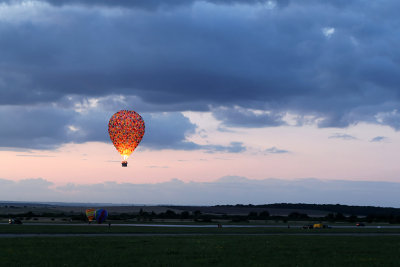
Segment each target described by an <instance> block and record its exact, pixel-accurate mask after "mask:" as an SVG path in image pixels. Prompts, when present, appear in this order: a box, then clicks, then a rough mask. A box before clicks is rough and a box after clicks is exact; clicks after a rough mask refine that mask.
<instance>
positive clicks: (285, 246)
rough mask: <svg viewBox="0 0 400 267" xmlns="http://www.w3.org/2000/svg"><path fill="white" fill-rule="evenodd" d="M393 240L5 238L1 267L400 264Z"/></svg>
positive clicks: (398, 243) (398, 245) (399, 243)
mask: <svg viewBox="0 0 400 267" xmlns="http://www.w3.org/2000/svg"><path fill="white" fill-rule="evenodd" d="M399 262H400V238H399V237H390V236H373V237H356V238H354V237H344V236H326V237H325V236H323V237H321V236H286V235H281V236H218V235H216V236H215V235H211V236H190V237H154V236H148V237H49V238H41V237H37V238H1V239H0V265H1V266H398V264H399Z"/></svg>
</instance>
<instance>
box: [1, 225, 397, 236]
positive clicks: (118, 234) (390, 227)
mask: <svg viewBox="0 0 400 267" xmlns="http://www.w3.org/2000/svg"><path fill="white" fill-rule="evenodd" d="M7 224H8V223H0V225H7ZM24 225H26V226H71V227H74V226H87V227H110V226H109V225H108V224H107V223H106V224H87V223H78V224H69V223H25V224H24ZM116 227H160V228H186V229H187V228H217V227H218V225H216V224H207V225H188V224H183V225H181V224H112V225H111V228H116ZM223 228H275V229H278V228H282V229H285V228H286V229H287V228H288V227H287V225H282V224H281V225H238V224H237V225H234V224H227V225H223ZM290 228H293V229H300V228H302V226H300V225H290ZM333 228H335V229H351V228H354V229H356V228H357V229H360V227H357V226H349V225H338V226H336V225H335V226H334V227H333ZM362 229H400V226H399V225H374V226H372V225H370V226H364V227H362ZM213 235H223V236H279V235H285V236H371V237H373V236H400V233H390V232H380V233H376V232H374V233H360V232H351V233H348V232H342V233H341V232H330V233H329V232H323V233H322V232H304V233H298V232H296V233H290V232H284V233H54V234H53V233H43V234H41V233H3V234H2V233H0V238H24V237H107V236H108V237H135V236H136V237H140V236H213Z"/></svg>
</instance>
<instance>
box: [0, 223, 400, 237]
mask: <svg viewBox="0 0 400 267" xmlns="http://www.w3.org/2000/svg"><path fill="white" fill-rule="evenodd" d="M27 233H32V234H68V233H75V234H95V233H165V234H168V233H170V234H173V233H199V234H269V233H274V234H287V233H289V234H290V233H291V234H296V233H395V234H400V229H391V228H388V229H386V228H362V227H360V228H343V229H342V228H332V229H310V230H304V229H300V228H286V227H282V228H265V227H252V228H246V227H238V228H236V227H235V228H228V227H225V228H221V229H219V228H217V227H215V228H195V227H179V228H178V227H150V226H118V225H112V226H111V228H108V226H107V225H26V224H24V225H8V224H7V225H0V235H1V234H27Z"/></svg>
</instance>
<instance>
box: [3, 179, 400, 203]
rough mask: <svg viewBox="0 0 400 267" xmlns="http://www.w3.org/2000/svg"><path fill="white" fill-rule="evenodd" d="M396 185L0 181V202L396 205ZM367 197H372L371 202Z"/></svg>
mask: <svg viewBox="0 0 400 267" xmlns="http://www.w3.org/2000/svg"><path fill="white" fill-rule="evenodd" d="M399 190H400V183H395V182H369V181H343V180H319V179H296V180H280V179H264V180H251V179H248V178H245V177H235V176H227V177H223V178H221V179H219V180H217V181H214V182H182V181H180V180H178V179H174V180H171V181H168V182H162V183H156V184H131V183H116V182H106V183H99V184H92V185H80V184H72V183H70V184H67V185H65V186H54V185H53V184H52V183H50V182H48V181H46V180H43V179H26V180H21V181H19V182H15V181H11V180H6V179H0V196H1V200H8V201H14V200H19V201H53V202H54V201H66V202H92V203H93V202H102V203H104V202H108V203H129V204H178V205H179V204H181V205H216V204H239V203H240V204H249V203H251V204H265V203H277V202H285V203H286V202H288V203H320V204H327V203H329V204H336V203H338V204H347V205H371V206H387V207H400V206H399V203H398V192H399ZM371 196H374V197H373V198H371Z"/></svg>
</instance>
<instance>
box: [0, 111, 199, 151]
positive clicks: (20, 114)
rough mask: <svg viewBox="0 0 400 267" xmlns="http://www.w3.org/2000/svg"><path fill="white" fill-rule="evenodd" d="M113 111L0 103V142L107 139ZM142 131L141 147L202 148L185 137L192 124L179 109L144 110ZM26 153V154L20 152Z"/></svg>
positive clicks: (41, 144) (38, 145)
mask: <svg viewBox="0 0 400 267" xmlns="http://www.w3.org/2000/svg"><path fill="white" fill-rule="evenodd" d="M112 114H113V113H109V112H104V111H101V110H100V111H99V110H96V111H93V110H91V111H86V112H81V113H79V112H76V111H73V110H69V109H67V110H65V109H60V108H54V107H53V108H51V107H28V108H21V107H17V106H3V107H0V125H1V126H2V127H0V136H1V138H0V146H1V147H16V148H31V149H54V148H57V147H59V146H60V145H62V144H65V143H84V142H89V141H99V142H110V143H111V141H110V138H109V135H108V132H107V127H106V126H107V124H108V120H109V119H110V117H111V115H112ZM143 117H144V120H145V123H146V134H145V136H144V138H143V142H142V143H141V147H144V148H150V149H167V148H170V149H184V150H192V149H202V147H201V146H199V145H197V144H195V143H192V142H187V141H186V135H187V134H190V133H192V132H193V131H194V130H195V128H196V126H195V125H194V124H192V123H191V122H190V121H189V120H188V119H187V118H186V117H184V116H183V115H182V114H181V113H166V114H159V115H154V114H144V115H143ZM24 156H30V155H24Z"/></svg>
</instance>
